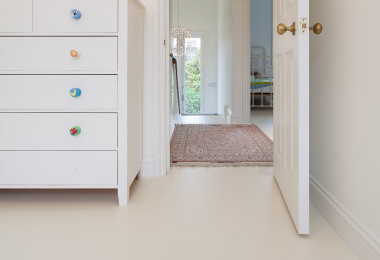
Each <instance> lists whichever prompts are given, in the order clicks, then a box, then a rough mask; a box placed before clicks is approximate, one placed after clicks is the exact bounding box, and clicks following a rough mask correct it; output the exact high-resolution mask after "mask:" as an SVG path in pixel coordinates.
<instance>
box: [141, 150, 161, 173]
mask: <svg viewBox="0 0 380 260" xmlns="http://www.w3.org/2000/svg"><path fill="white" fill-rule="evenodd" d="M139 177H157V175H156V156H147V155H146V156H143V160H142V168H141V172H140V174H139Z"/></svg>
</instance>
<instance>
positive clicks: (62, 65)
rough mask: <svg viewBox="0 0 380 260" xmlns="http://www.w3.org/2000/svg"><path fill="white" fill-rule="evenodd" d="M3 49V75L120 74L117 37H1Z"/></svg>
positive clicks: (0, 65) (1, 55)
mask: <svg viewBox="0 0 380 260" xmlns="http://www.w3.org/2000/svg"><path fill="white" fill-rule="evenodd" d="M0 46H1V51H0V70H2V71H12V70H13V71H18V70H21V71H116V70H117V37H0ZM72 50H74V51H76V52H77V54H78V55H77V56H76V57H72V55H73V56H75V55H74V53H72Z"/></svg>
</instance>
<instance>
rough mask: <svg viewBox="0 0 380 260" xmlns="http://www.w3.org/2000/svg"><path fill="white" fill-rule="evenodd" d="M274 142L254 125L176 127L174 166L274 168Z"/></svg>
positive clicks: (171, 150)
mask: <svg viewBox="0 0 380 260" xmlns="http://www.w3.org/2000/svg"><path fill="white" fill-rule="evenodd" d="M272 150H273V143H272V140H271V139H270V138H269V137H268V136H266V135H265V134H264V133H263V131H261V129H260V128H258V127H257V126H255V125H176V126H175V129H174V133H173V136H172V139H171V142H170V159H171V163H172V166H195V167H204V166H273V152H272Z"/></svg>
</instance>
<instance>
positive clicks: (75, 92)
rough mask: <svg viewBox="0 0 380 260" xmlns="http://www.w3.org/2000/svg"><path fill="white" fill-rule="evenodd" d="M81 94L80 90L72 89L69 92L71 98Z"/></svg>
mask: <svg viewBox="0 0 380 260" xmlns="http://www.w3.org/2000/svg"><path fill="white" fill-rule="evenodd" d="M81 94H82V90H80V88H73V89H71V90H70V95H71V96H72V97H79V96H80V95H81Z"/></svg>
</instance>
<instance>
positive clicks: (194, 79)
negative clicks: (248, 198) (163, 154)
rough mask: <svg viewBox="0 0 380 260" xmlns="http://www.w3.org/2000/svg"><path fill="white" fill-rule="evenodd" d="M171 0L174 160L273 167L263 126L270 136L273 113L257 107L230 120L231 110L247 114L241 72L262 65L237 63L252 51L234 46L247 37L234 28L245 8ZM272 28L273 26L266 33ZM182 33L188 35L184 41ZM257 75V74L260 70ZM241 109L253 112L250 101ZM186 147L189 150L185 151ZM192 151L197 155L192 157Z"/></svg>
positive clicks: (215, 0) (226, 0)
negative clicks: (252, 65)
mask: <svg viewBox="0 0 380 260" xmlns="http://www.w3.org/2000/svg"><path fill="white" fill-rule="evenodd" d="M252 1H255V0H252ZM169 2H170V19H169V20H170V31H171V45H170V51H171V53H172V64H171V65H172V66H170V67H171V68H173V70H172V71H171V72H172V74H171V77H170V79H171V98H170V100H171V101H172V104H171V108H172V109H171V116H170V119H171V122H170V123H171V124H170V125H171V138H172V142H171V147H170V154H171V163H172V165H173V166H178V165H180V164H181V163H186V164H185V165H187V166H191V165H196V166H200V165H203V164H199V163H200V162H202V163H208V160H210V162H212V163H214V164H213V165H216V164H220V165H224V166H229V165H233V166H239V165H240V166H243V165H244V166H271V165H272V161H273V158H272V141H271V139H270V138H271V137H268V136H267V135H266V134H265V132H264V131H263V130H262V129H260V125H259V124H265V127H266V128H267V131H269V135H270V136H272V135H273V134H272V133H273V130H272V128H273V119H269V120H268V119H267V118H268V115H271V113H270V112H269V113H268V112H267V111H263V112H261V111H254V112H252V113H253V114H254V116H256V117H254V116H253V117H252V118H250V117H249V116H250V115H248V118H247V119H246V120H244V118H241V119H240V122H231V117H232V115H233V113H235V114H237V115H238V114H239V113H243V111H242V104H243V102H241V101H240V102H239V101H238V100H237V99H236V96H238V95H239V94H242V95H243V96H245V95H246V93H247V94H248V93H249V91H250V84H249V82H248V80H247V81H244V80H243V79H244V77H245V76H244V74H243V73H242V72H244V71H247V72H248V73H252V75H254V72H258V71H259V70H258V69H260V70H261V66H260V67H258V66H256V67H255V68H252V67H251V68H249V66H248V64H247V66H246V67H239V66H242V65H243V61H244V60H246V59H245V58H247V59H248V55H249V54H248V53H249V52H248V53H247V56H246V57H245V58H244V56H242V54H243V53H242V50H241V48H237V47H236V46H239V45H243V41H244V36H243V34H242V36H241V38H239V37H237V35H236V33H235V32H234V31H235V30H238V29H239V27H240V26H241V24H239V23H237V22H236V21H235V20H236V18H237V17H239V16H241V13H240V14H239V12H242V10H241V9H240V10H239V9H238V8H239V6H236V5H235V2H234V1H232V0H208V1H201V0H170V1H169ZM241 7H243V6H241ZM234 17H235V20H234ZM262 22H263V21H261V23H262ZM270 26H272V24H269V27H270ZM267 27H268V26H267ZM240 29H241V28H240ZM271 32H272V30H271V29H270V31H269V32H267V34H269V35H270V34H271ZM181 34H182V35H181ZM183 35H186V39H185V40H183V37H184V36H183ZM248 35H249V33H248ZM181 37H182V38H181ZM260 37H261V36H260V35H259V36H258V38H260ZM181 44H182V45H181ZM270 44H271V43H270ZM239 57H240V59H239ZM262 71H263V73H261V74H260V75H261V76H262V78H264V75H267V74H268V75H269V74H270V72H269V69H265V70H262ZM248 73H247V74H248ZM264 73H265V74H264ZM254 76H256V77H257V73H255V75H254ZM265 77H266V76H265ZM272 77H273V75H272ZM247 78H248V77H247ZM239 83H240V84H241V85H239ZM253 94H254V92H253ZM243 96H242V99H245V97H243ZM254 97H255V96H254V95H253V96H252V100H253V101H254ZM234 98H235V100H234ZM247 98H249V96H247ZM233 102H235V104H233ZM239 103H240V104H239ZM252 104H253V105H254V103H252ZM239 110H240V112H239ZM243 110H247V111H250V110H251V104H250V103H248V102H247V106H246V107H245V108H243ZM256 112H257V113H256ZM206 114H207V115H206ZM231 123H233V124H231ZM236 123H239V125H236ZM230 124H231V125H230ZM253 124H256V125H253ZM270 124H272V127H271V126H270ZM226 125H227V126H226ZM190 143H191V144H190ZM189 144H190V145H189ZM259 144H260V145H259ZM174 150H175V152H174ZM184 151H187V154H186V155H184ZM190 153H193V154H192V155H191V156H190V155H189V154H190ZM183 160H185V161H183ZM190 163H191V164H190Z"/></svg>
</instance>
